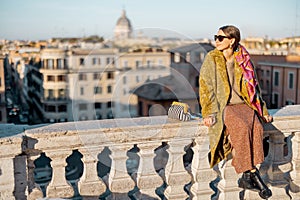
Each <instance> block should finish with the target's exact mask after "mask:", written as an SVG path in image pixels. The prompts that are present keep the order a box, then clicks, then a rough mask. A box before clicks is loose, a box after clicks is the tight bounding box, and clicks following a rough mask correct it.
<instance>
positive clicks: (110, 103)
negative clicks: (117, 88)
mask: <svg viewBox="0 0 300 200" xmlns="http://www.w3.org/2000/svg"><path fill="white" fill-rule="evenodd" d="M106 106H107V108H111V107H114V103H113V102H112V101H109V102H107V105H106Z"/></svg>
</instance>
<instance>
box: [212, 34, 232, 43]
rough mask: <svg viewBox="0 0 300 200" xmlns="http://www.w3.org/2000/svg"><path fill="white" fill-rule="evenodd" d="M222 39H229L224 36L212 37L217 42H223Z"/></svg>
mask: <svg viewBox="0 0 300 200" xmlns="http://www.w3.org/2000/svg"><path fill="white" fill-rule="evenodd" d="M224 38H229V37H227V36H224V35H214V39H215V41H217V40H219V42H222V41H223V40H224Z"/></svg>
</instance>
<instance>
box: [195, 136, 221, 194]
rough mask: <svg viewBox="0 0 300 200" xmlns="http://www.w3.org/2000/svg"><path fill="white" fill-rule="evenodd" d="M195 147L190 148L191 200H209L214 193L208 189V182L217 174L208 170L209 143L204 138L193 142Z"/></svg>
mask: <svg viewBox="0 0 300 200" xmlns="http://www.w3.org/2000/svg"><path fill="white" fill-rule="evenodd" d="M195 143H196V144H195V146H194V147H192V149H193V152H194V157H193V162H192V175H193V179H194V183H193V185H192V187H191V193H192V194H193V197H192V199H193V200H197V199H210V198H211V196H212V195H213V194H214V193H215V192H214V191H213V190H212V188H210V185H209V184H210V182H211V181H212V180H214V179H216V178H217V174H216V172H215V171H214V170H212V169H211V168H210V165H209V161H208V152H209V142H208V141H207V138H206V140H205V139H204V138H198V139H196V140H195Z"/></svg>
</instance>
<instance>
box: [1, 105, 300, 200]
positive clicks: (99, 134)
mask: <svg viewBox="0 0 300 200" xmlns="http://www.w3.org/2000/svg"><path fill="white" fill-rule="evenodd" d="M264 128H265V142H266V152H265V156H266V158H265V161H264V163H262V164H261V165H260V166H259V169H260V171H261V173H262V177H263V179H264V180H265V181H266V182H267V184H268V185H269V186H270V188H271V190H272V192H273V196H272V198H271V199H280V200H285V199H291V198H292V199H299V194H300V106H299V105H296V106H287V107H285V108H283V109H281V110H279V111H278V112H276V113H275V114H274V122H273V123H272V124H268V125H266V126H265V127H264ZM0 134H1V138H0V144H1V145H0V199H6V200H9V199H52V198H53V199H54V198H55V199H59V198H61V199H66V198H68V199H122V200H123V199H143V200H144V199H169V200H171V199H174V200H180V199H182V200H185V199H187V198H189V199H193V200H196V199H214V200H215V199H220V200H228V199H233V200H235V199H247V200H248V199H250V200H252V199H260V198H259V196H258V194H257V193H256V192H251V191H244V190H242V189H240V188H238V187H237V180H238V178H239V176H240V175H239V174H236V173H235V171H234V169H233V167H232V166H231V160H228V161H224V162H222V163H220V164H219V165H218V166H216V167H215V168H214V169H211V168H209V164H208V159H207V154H208V144H209V142H208V137H207V128H206V127H205V126H203V125H202V122H201V121H196V120H193V121H189V122H180V121H177V120H171V119H168V118H167V116H156V117H144V118H130V119H129V118H127V119H112V120H99V121H96V120H95V121H84V122H68V123H57V124H50V125H38V126H21V125H18V126H17V125H9V124H7V125H1V129H0ZM43 164H44V165H43Z"/></svg>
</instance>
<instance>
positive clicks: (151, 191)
mask: <svg viewBox="0 0 300 200" xmlns="http://www.w3.org/2000/svg"><path fill="white" fill-rule="evenodd" d="M159 145H161V142H159V143H154V142H153V143H150V142H149V143H143V144H139V145H138V147H139V149H140V152H139V155H140V157H141V159H140V165H139V170H138V173H139V175H138V179H137V185H138V188H139V189H140V191H141V193H142V194H146V195H149V196H151V197H156V198H158V197H157V195H156V194H155V189H156V188H157V187H159V186H160V185H162V183H163V180H162V178H161V177H160V176H159V175H158V174H157V173H156V171H155V168H154V162H153V159H154V157H155V153H154V149H155V147H157V146H159Z"/></svg>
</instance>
